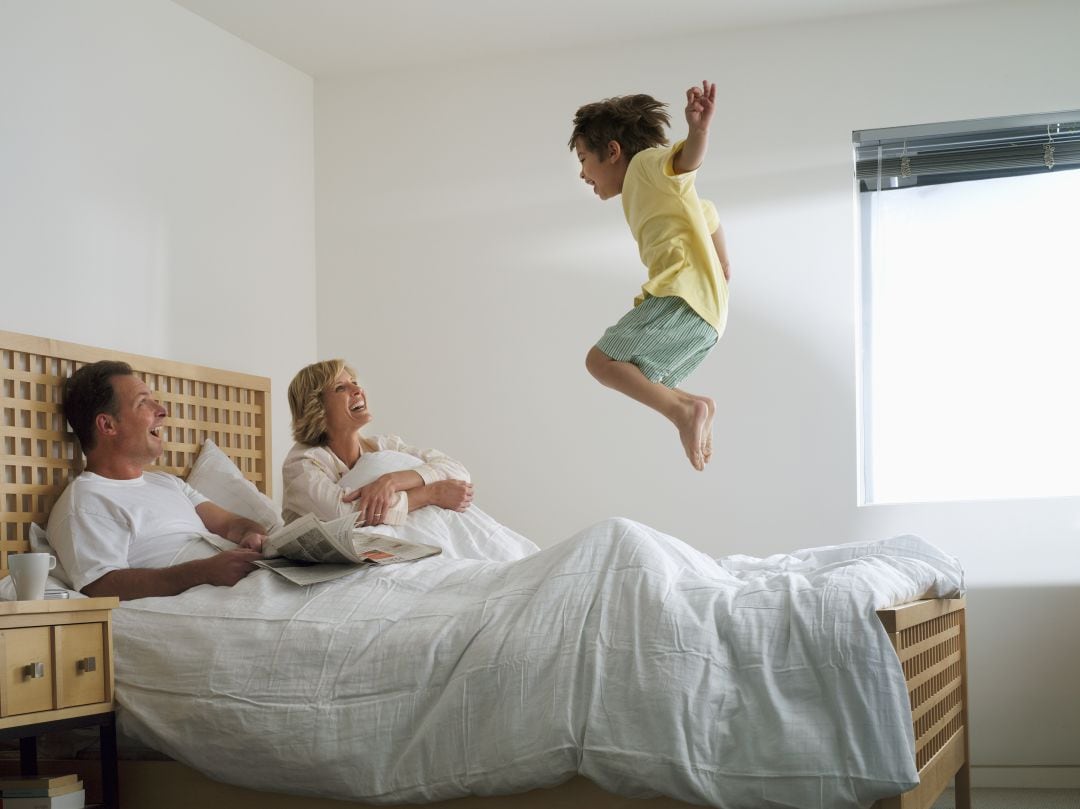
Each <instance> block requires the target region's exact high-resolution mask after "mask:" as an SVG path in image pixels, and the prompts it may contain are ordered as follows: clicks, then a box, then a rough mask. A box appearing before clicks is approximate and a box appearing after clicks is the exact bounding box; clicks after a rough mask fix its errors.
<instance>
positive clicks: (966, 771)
mask: <svg viewBox="0 0 1080 809" xmlns="http://www.w3.org/2000/svg"><path fill="white" fill-rule="evenodd" d="M954 784H955V795H956V809H971V765H970V764H967V763H965V764H964V766H963V767H961V768H960V769H959V770H957V771H956V780H955V781H954Z"/></svg>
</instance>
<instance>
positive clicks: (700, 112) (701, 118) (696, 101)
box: [686, 81, 716, 132]
mask: <svg viewBox="0 0 1080 809" xmlns="http://www.w3.org/2000/svg"><path fill="white" fill-rule="evenodd" d="M715 110H716V83H715V82H708V81H703V82H702V83H701V86H700V87H698V86H697V85H694V86H693V87H691V88H690V89H689V90H687V91H686V125H687V126H688V127H689V128H690V130H691V131H693V130H695V129H697V130H701V131H703V132H708V131H709V122H710V121H712V117H713V112H714V111H715Z"/></svg>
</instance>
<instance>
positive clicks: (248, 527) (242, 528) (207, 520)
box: [195, 500, 266, 551]
mask: <svg viewBox="0 0 1080 809" xmlns="http://www.w3.org/2000/svg"><path fill="white" fill-rule="evenodd" d="M195 512H196V513H197V514H198V515H199V519H201V520H202V521H203V525H205V526H206V528H207V530H209V531H210V532H211V533H214V534H217V535H218V536H219V537H225V539H228V540H231V541H233V542H235V543H236V544H237V545H239V546H240V547H241V548H250V549H251V550H253V551H260V550H262V544H263V540H264V539H266V529H265V528H264V527H263V526H261V525H259V524H258V523H257V522H254V521H252V520H249V519H247V518H246V517H241V516H240V515H239V514H233V513H232V512H231V511H226V510H225V509H223V508H222V507H221V506H219V505H217V504H215V503H211V502H210V501H209V500H207V501H206V502H203V503H199V505H197V506H195Z"/></svg>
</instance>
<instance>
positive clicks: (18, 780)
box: [0, 773, 79, 791]
mask: <svg viewBox="0 0 1080 809" xmlns="http://www.w3.org/2000/svg"><path fill="white" fill-rule="evenodd" d="M78 780H79V776H78V775H77V774H76V773H69V774H67V775H30V776H20V775H15V776H11V777H10V778H0V791H3V790H5V789H49V788H51V787H58V786H60V785H61V784H74V783H76V782H77V781H78Z"/></svg>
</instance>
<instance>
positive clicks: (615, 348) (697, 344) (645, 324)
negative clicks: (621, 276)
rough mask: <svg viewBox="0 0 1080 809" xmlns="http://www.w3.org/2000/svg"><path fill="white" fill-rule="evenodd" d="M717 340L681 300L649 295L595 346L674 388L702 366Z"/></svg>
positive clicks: (696, 314) (654, 379)
mask: <svg viewBox="0 0 1080 809" xmlns="http://www.w3.org/2000/svg"><path fill="white" fill-rule="evenodd" d="M718 339H719V335H718V334H717V333H716V329H714V328H713V327H712V326H710V325H709V324H708V323H706V322H705V321H704V320H702V319H701V316H700V315H699V314H698V313H697V312H695V311H694V310H693V309H691V308H690V305H689V304H688V303H687V302H686V301H684V300H683V299H682V298H679V297H675V296H668V297H663V298H654V297H653V296H651V295H648V296H646V297H645V300H644V301H642V302H641V303H640V304H638V305H637V306H635V307H634V308H633V309H631V310H630V311H629V312H627V313H626V314H625V315H623V316H622V317H621V318H620V319H619V322H618V323H616V324H615V325H614V326H612V327H611V328H609V329H608V330H607V331H605V332H604V336H603V337H601V338H600V341H599V342H598V343H597V344H596V347H597V348H598V349H600V350H601V351H602V352H604V353H605V354H606V355H607V356H609V357H611V358H612V359H613V360H619V361H621V362H632V363H633V364H634V365H636V366H637V367H638V368H639V369H641V373H643V374H644V375H645V376H646V377H647V378H648V379H650V380H652V381H653V382H659V383H660V384H662V385H666V386H667V387H669V388H674V387H678V386H679V384H681V383H682V381H683V380H684V379H686V377H688V376H690V374H691V373H692V372H693V371H694V369H695V368H697V367H698V366H699V365H701V362H702V360H704V359H705V357H706V356H708V354H709V352H710V351H711V350H712V347H713V346H714V345H716V341H717V340H718Z"/></svg>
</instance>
